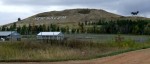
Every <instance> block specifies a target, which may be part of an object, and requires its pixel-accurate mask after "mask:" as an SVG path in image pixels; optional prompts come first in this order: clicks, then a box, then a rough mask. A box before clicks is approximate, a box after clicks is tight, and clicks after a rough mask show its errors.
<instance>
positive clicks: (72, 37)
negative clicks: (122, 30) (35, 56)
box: [0, 34, 150, 43]
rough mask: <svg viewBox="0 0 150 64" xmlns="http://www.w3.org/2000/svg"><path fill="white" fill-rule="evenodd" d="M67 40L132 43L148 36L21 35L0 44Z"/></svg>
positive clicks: (148, 38) (149, 39) (149, 37)
mask: <svg viewBox="0 0 150 64" xmlns="http://www.w3.org/2000/svg"><path fill="white" fill-rule="evenodd" d="M69 40H80V41H89V42H96V43H107V42H113V41H114V42H115V41H116V40H117V41H119V40H121V41H123V40H131V41H134V42H149V41H150V36H149V35H116V34H64V38H63V40H62V39H55V38H54V39H49V38H42V39H38V38H37V35H21V39H20V40H13V38H12V39H8V40H5V41H2V39H1V40H0V42H11V43H13V42H37V43H42V42H46V43H52V42H64V41H69Z"/></svg>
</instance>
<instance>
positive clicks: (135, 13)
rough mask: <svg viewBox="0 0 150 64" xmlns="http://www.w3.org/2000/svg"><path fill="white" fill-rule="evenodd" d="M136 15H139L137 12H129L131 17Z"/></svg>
mask: <svg viewBox="0 0 150 64" xmlns="http://www.w3.org/2000/svg"><path fill="white" fill-rule="evenodd" d="M138 13H139V11H136V12H131V14H132V15H137V14H138Z"/></svg>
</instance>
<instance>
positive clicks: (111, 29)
mask: <svg viewBox="0 0 150 64" xmlns="http://www.w3.org/2000/svg"><path fill="white" fill-rule="evenodd" d="M0 31H17V32H19V33H20V34H22V35H35V34H37V33H39V32H43V31H61V32H63V33H70V34H74V33H94V34H138V35H150V20H115V21H113V20H109V21H108V20H99V21H97V22H88V21H85V22H80V23H78V28H70V27H69V26H66V27H60V26H58V25H56V24H50V25H48V26H46V25H44V24H43V25H35V26H32V25H30V24H29V25H28V26H26V25H23V26H19V27H18V26H16V23H14V24H13V25H11V26H10V27H6V26H2V27H1V28H0Z"/></svg>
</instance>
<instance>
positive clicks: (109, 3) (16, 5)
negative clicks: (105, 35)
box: [0, 0, 150, 24]
mask: <svg viewBox="0 0 150 64" xmlns="http://www.w3.org/2000/svg"><path fill="white" fill-rule="evenodd" d="M149 2H150V0H38V1H37V0H0V15H1V16H0V17H1V19H0V22H1V23H0V24H4V23H6V22H2V21H7V23H8V22H12V21H15V19H16V18H18V17H22V18H26V17H29V16H32V15H34V14H37V13H41V12H46V11H53V10H64V9H74V8H96V9H104V10H106V11H109V12H112V13H116V14H120V15H131V14H130V13H131V12H132V11H140V14H139V15H140V16H144V17H150V8H149V7H150V6H149ZM8 17H10V18H9V19H8Z"/></svg>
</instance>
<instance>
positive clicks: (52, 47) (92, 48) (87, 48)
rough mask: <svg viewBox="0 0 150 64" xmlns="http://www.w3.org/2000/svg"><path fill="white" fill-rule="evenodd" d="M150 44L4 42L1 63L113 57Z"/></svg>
mask: <svg viewBox="0 0 150 64" xmlns="http://www.w3.org/2000/svg"><path fill="white" fill-rule="evenodd" d="M149 47H150V42H145V43H136V42H134V41H132V40H126V41H121V42H114V41H111V42H108V43H94V42H89V41H79V40H70V41H67V42H65V43H61V44H60V42H59V43H58V42H53V43H44V42H43V43H37V42H36V43H35V42H32V43H31V42H14V43H10V42H5V43H4V42H3V43H0V61H1V62H5V61H13V62H15V61H22V62H23V61H37V62H41V61H51V62H53V61H67V60H86V59H94V58H100V57H106V56H112V55H116V54H120V53H124V52H129V51H133V50H139V49H146V48H149Z"/></svg>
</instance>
